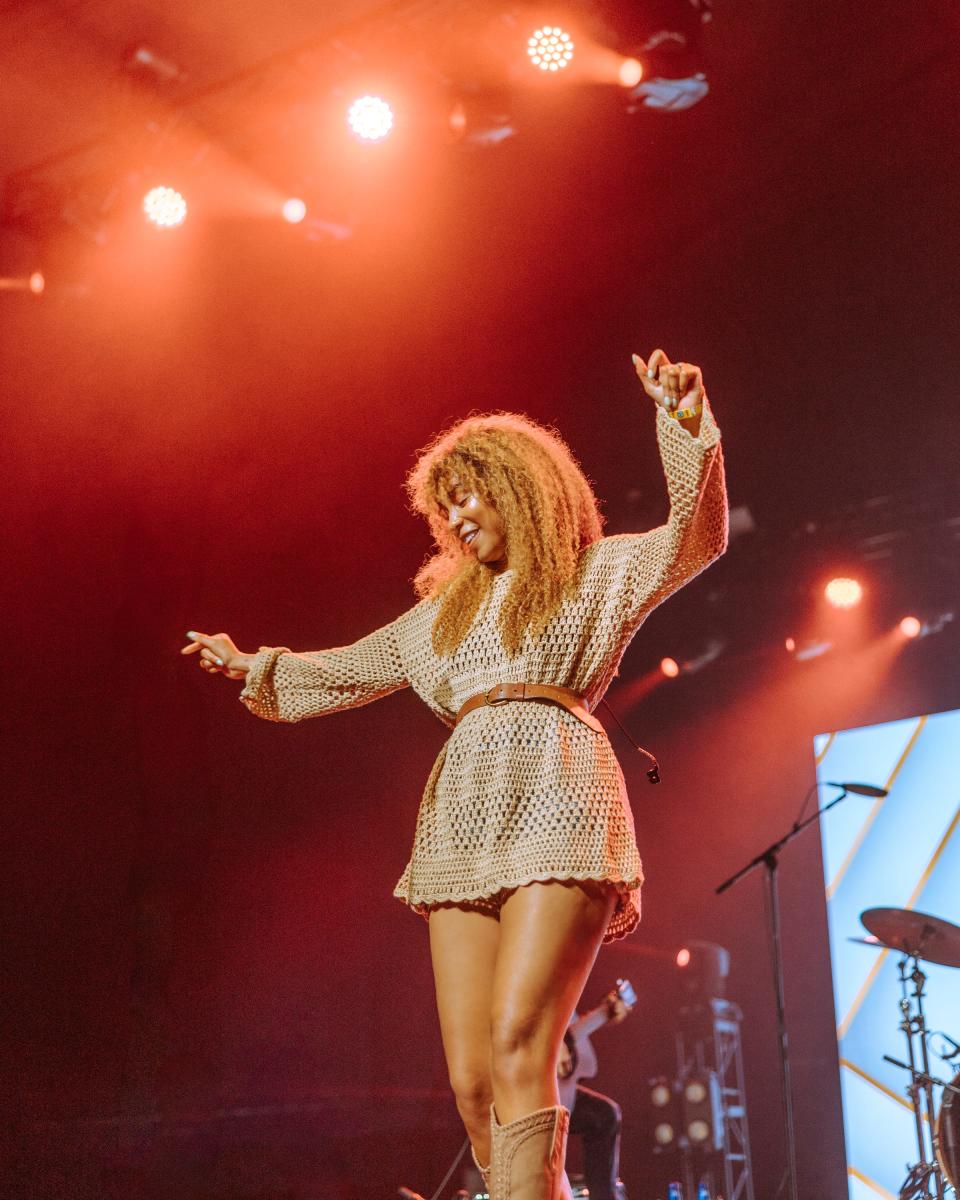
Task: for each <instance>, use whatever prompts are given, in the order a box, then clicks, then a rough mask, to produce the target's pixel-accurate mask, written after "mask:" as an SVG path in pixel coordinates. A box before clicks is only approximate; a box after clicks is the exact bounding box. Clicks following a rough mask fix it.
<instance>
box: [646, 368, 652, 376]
mask: <svg viewBox="0 0 960 1200" xmlns="http://www.w3.org/2000/svg"><path fill="white" fill-rule="evenodd" d="M647 378H648V379H652V378H653V367H650V369H649V370H648V371H647Z"/></svg>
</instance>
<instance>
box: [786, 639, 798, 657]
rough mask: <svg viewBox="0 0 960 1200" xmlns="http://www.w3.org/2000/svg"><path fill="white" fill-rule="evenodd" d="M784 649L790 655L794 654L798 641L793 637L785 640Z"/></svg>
mask: <svg viewBox="0 0 960 1200" xmlns="http://www.w3.org/2000/svg"><path fill="white" fill-rule="evenodd" d="M783 647H784V649H785V650H786V652H787V653H788V654H792V653H793V652H794V650H796V648H797V639H796V638H792V637H788V638H785V639H784V642H783Z"/></svg>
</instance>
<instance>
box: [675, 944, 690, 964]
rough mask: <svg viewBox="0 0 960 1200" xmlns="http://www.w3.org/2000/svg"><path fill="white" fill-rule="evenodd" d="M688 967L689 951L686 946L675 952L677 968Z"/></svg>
mask: <svg viewBox="0 0 960 1200" xmlns="http://www.w3.org/2000/svg"><path fill="white" fill-rule="evenodd" d="M689 965H690V951H689V950H688V949H687V947H686V946H684V947H683V949H682V950H678V951H677V966H678V967H688V966H689Z"/></svg>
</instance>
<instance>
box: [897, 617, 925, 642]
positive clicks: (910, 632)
mask: <svg viewBox="0 0 960 1200" xmlns="http://www.w3.org/2000/svg"><path fill="white" fill-rule="evenodd" d="M922 629H923V625H922V623H921V621H920V620H919V618H918V617H904V618H903V620H902V621H901V622H900V632H901V633H902V634H903V636H904V637H905V638H915V637H919V636H920V633H921V631H922Z"/></svg>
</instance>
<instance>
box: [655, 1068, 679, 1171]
mask: <svg viewBox="0 0 960 1200" xmlns="http://www.w3.org/2000/svg"><path fill="white" fill-rule="evenodd" d="M647 1101H648V1103H649V1105H650V1108H651V1109H652V1117H653V1120H652V1122H651V1127H652V1130H653V1141H654V1148H655V1150H656V1151H657V1152H659V1153H662V1152H663V1151H664V1150H669V1149H670V1148H671V1147H673V1146H675V1145H676V1141H677V1137H678V1135H679V1132H680V1124H679V1120H678V1113H677V1111H676V1108H677V1106H676V1098H675V1096H674V1091H673V1085H672V1084H671V1082H670V1080H669V1079H667V1077H666V1076H665V1075H658V1076H656V1078H654V1079H651V1080H649V1081H648V1086H647Z"/></svg>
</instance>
